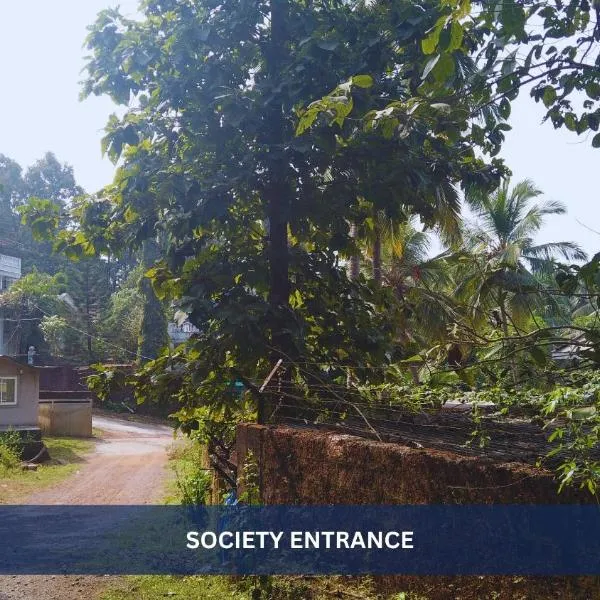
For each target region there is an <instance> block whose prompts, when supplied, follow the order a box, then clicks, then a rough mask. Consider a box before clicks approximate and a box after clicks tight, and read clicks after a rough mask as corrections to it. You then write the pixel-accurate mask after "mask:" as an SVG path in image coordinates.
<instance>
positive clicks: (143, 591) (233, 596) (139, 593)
mask: <svg viewBox="0 0 600 600" xmlns="http://www.w3.org/2000/svg"><path fill="white" fill-rule="evenodd" d="M100 598H101V600H158V599H159V598H160V599H164V598H175V599H177V598H182V599H185V600H223V599H226V598H228V599H229V600H251V595H250V594H249V593H248V592H246V591H243V590H239V589H236V586H235V585H234V584H233V582H232V581H231V580H230V578H228V577H171V576H162V575H161V576H142V577H127V578H125V580H124V581H123V582H121V583H120V584H118V587H117V588H115V589H112V590H108V591H106V592H105V593H104V594H103V595H102V596H101V597H100Z"/></svg>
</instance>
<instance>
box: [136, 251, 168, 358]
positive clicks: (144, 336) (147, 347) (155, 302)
mask: <svg viewBox="0 0 600 600" xmlns="http://www.w3.org/2000/svg"><path fill="white" fill-rule="evenodd" d="M158 257H159V248H158V246H157V244H156V243H155V242H154V241H153V240H146V241H145V242H144V245H143V258H142V264H143V265H144V267H145V268H150V267H151V266H152V264H153V263H154V262H155V261H156V260H157V259H158ZM139 292H140V295H141V296H142V298H143V310H142V319H141V322H140V325H139V330H138V331H139V334H138V347H137V354H138V359H139V360H141V361H144V362H145V361H148V360H153V359H155V358H157V357H158V355H159V354H160V351H161V350H162V349H163V348H164V347H165V346H167V345H168V343H169V337H168V335H167V318H166V314H165V309H164V308H163V306H162V304H161V302H160V300H159V299H158V298H157V297H156V294H155V292H154V289H153V288H152V283H151V282H150V280H149V279H148V278H147V277H146V276H142V277H141V278H140V282H139Z"/></svg>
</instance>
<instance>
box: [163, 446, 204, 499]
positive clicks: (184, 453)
mask: <svg viewBox="0 0 600 600" xmlns="http://www.w3.org/2000/svg"><path fill="white" fill-rule="evenodd" d="M200 464H202V447H201V446H200V445H199V444H196V443H193V442H191V441H190V440H189V439H187V438H185V439H178V440H176V441H175V442H174V443H173V445H172V446H171V447H170V448H169V464H168V468H169V476H168V477H167V479H166V483H165V495H164V498H163V504H181V501H182V494H181V489H180V487H179V484H178V481H180V480H182V479H185V478H186V477H188V476H189V475H190V474H193V473H194V472H195V471H197V469H198V466H199V465H200Z"/></svg>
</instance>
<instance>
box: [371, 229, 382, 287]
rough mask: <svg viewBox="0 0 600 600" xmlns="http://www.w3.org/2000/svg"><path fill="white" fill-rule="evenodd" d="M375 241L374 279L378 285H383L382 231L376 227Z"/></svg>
mask: <svg viewBox="0 0 600 600" xmlns="http://www.w3.org/2000/svg"><path fill="white" fill-rule="evenodd" d="M374 233H375V240H374V241H373V279H374V280H375V283H376V284H377V285H381V283H382V279H383V278H382V268H381V229H380V228H379V225H376V226H375V232H374Z"/></svg>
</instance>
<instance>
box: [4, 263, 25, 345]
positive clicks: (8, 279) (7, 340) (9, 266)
mask: <svg viewBox="0 0 600 600" xmlns="http://www.w3.org/2000/svg"><path fill="white" fill-rule="evenodd" d="M20 278H21V259H20V258H17V257H15V256H7V255H6V254H0V294H2V293H3V292H5V291H6V290H7V289H8V288H9V287H10V286H11V285H12V284H13V283H14V282H15V281H16V280H17V279H20ZM10 330H11V328H10V327H9V325H8V324H7V321H6V315H5V313H4V311H3V309H2V308H1V307H0V355H3V354H14V351H11V350H12V344H11V337H10Z"/></svg>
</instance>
